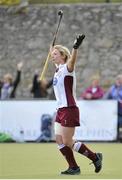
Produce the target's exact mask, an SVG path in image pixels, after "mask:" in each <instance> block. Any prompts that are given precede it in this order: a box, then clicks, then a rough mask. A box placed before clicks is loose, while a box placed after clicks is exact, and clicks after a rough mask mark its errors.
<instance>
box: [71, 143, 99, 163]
mask: <svg viewBox="0 0 122 180" xmlns="http://www.w3.org/2000/svg"><path fill="white" fill-rule="evenodd" d="M73 149H74V150H75V151H76V152H78V153H80V154H83V155H84V156H86V157H87V158H89V159H91V160H92V161H95V160H96V153H94V152H92V151H91V150H90V149H89V148H88V147H87V146H86V145H85V144H83V143H81V142H80V141H79V142H75V143H74V146H73Z"/></svg>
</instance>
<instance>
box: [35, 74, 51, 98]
mask: <svg viewBox="0 0 122 180" xmlns="http://www.w3.org/2000/svg"><path fill="white" fill-rule="evenodd" d="M52 83H53V80H52V79H51V80H50V81H47V80H46V79H43V80H41V81H40V80H39V75H38V72H36V73H35V75H34V77H33V84H32V88H31V93H32V94H33V97H34V98H47V97H48V91H47V90H48V88H50V87H51V86H52Z"/></svg>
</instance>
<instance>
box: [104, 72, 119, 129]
mask: <svg viewBox="0 0 122 180" xmlns="http://www.w3.org/2000/svg"><path fill="white" fill-rule="evenodd" d="M104 98H106V99H114V100H118V131H119V129H120V127H122V74H119V75H118V76H117V77H116V80H115V84H113V85H112V86H111V87H110V88H109V90H108V91H107V92H106V94H105V96H104Z"/></svg>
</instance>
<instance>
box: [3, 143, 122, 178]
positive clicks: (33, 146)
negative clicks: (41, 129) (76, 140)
mask: <svg viewBox="0 0 122 180" xmlns="http://www.w3.org/2000/svg"><path fill="white" fill-rule="evenodd" d="M87 146H88V147H90V148H91V149H92V150H93V151H97V152H98V151H100V152H102V153H103V157H104V159H103V169H102V171H101V172H100V173H98V174H96V173H95V172H94V166H93V165H89V163H90V161H89V160H88V159H87V158H86V157H84V156H81V155H80V154H78V153H76V152H75V157H76V160H77V162H78V164H79V166H80V168H81V175H77V176H65V175H60V171H61V170H65V169H66V168H67V163H66V161H65V159H64V157H63V156H62V155H61V154H60V152H59V151H58V149H57V145H56V144H55V143H47V144H46V143H25V144H21V143H20V144H18V143H8V144H7V143H0V179H37V178H38V179H120V178H122V144H119V143H87Z"/></svg>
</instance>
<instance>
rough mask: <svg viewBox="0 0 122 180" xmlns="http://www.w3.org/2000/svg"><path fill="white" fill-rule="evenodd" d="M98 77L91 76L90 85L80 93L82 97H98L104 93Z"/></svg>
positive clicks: (89, 98)
mask: <svg viewBox="0 0 122 180" xmlns="http://www.w3.org/2000/svg"><path fill="white" fill-rule="evenodd" d="M99 84H100V78H99V77H98V76H94V77H93V78H92V82H91V86H90V87H88V88H87V89H86V90H85V91H84V92H83V93H82V94H81V98H82V99H87V100H91V99H100V98H102V97H103V95H104V90H103V89H102V88H101V87H100V85H99Z"/></svg>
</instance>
